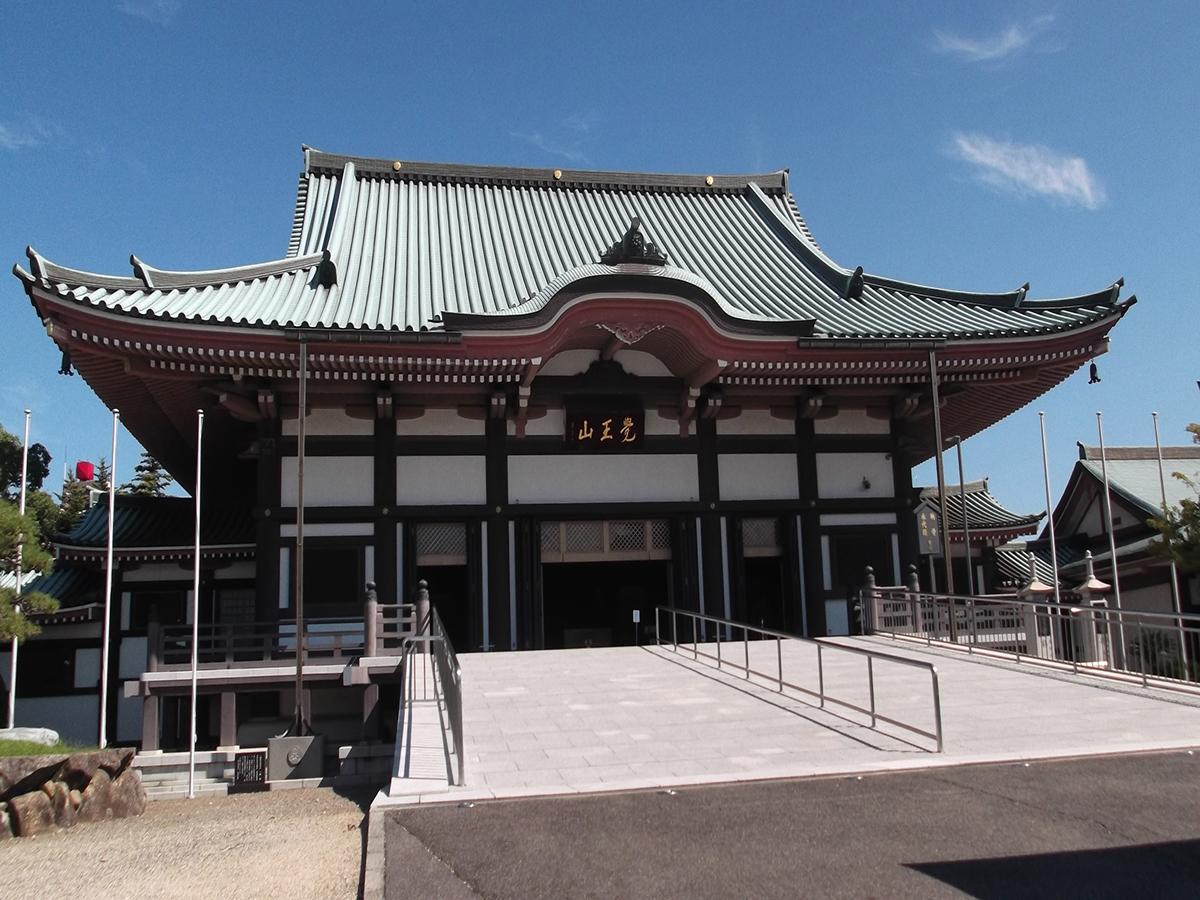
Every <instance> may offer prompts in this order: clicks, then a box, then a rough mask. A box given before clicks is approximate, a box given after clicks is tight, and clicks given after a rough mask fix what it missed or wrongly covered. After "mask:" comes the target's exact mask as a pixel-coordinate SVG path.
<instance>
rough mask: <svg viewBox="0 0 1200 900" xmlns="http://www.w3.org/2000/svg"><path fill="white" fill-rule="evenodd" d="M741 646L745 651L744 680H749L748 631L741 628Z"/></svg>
mask: <svg viewBox="0 0 1200 900" xmlns="http://www.w3.org/2000/svg"><path fill="white" fill-rule="evenodd" d="M742 646H743V647H744V648H745V650H746V680H747V681H749V680H750V629H749V628H747V627H746V626H745V625H743V626H742Z"/></svg>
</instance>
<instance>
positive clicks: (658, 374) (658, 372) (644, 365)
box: [613, 350, 673, 378]
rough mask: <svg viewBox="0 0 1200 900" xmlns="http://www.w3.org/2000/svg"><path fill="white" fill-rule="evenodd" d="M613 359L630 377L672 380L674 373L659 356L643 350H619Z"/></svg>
mask: <svg viewBox="0 0 1200 900" xmlns="http://www.w3.org/2000/svg"><path fill="white" fill-rule="evenodd" d="M613 359H614V360H616V361H617V362H619V363H620V364H621V368H622V369H624V370H625V371H626V372H628V373H629V374H630V375H641V376H642V377H644V378H671V377H672V375H673V373H672V372H671V370H670V369H668V368H667V367H666V366H665V365H664V364H663V362H662V360H660V359H659V358H658V357H657V356H654V355H652V354H650V353H646V352H644V351H642V350H618V351H617V352H616V353H614V354H613Z"/></svg>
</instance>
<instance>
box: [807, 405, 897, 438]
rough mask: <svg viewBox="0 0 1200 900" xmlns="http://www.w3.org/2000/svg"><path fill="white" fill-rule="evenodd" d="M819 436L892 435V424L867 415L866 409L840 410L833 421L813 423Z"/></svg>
mask: <svg viewBox="0 0 1200 900" xmlns="http://www.w3.org/2000/svg"><path fill="white" fill-rule="evenodd" d="M813 431H814V432H816V433H817V434H891V431H892V423H891V422H890V421H888V420H887V419H876V418H872V417H871V416H868V415H867V411H866V410H865V409H840V410H838V414H837V415H836V416H834V417H833V418H832V419H817V420H816V421H814V422H813Z"/></svg>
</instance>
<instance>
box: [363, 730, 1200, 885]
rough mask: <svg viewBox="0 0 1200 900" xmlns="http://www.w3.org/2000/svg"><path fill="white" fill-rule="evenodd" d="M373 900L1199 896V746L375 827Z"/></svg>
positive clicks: (426, 811) (516, 804)
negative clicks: (379, 856) (380, 860)
mask: <svg viewBox="0 0 1200 900" xmlns="http://www.w3.org/2000/svg"><path fill="white" fill-rule="evenodd" d="M385 822H386V825H385V839H386V842H387V855H386V863H385V893H386V896H387V897H395V898H400V897H417V896H419V897H426V898H441V897H445V898H459V897H462V898H469V897H492V898H540V897H545V898H551V897H552V898H556V900H559V898H575V897H589V898H590V897H622V898H625V897H631V898H632V897H688V898H707V897H739V898H740V897H841V896H845V897H947V896H964V895H965V896H973V897H980V898H989V900H990V898H1011V897H1055V898H1063V897H1088V898H1099V897H1133V896H1138V897H1197V896H1200V750H1198V751H1197V752H1196V753H1195V754H1194V755H1191V754H1189V753H1187V752H1179V751H1175V752H1168V753H1156V754H1138V755H1129V756H1121V757H1105V758H1088V759H1078V760H1056V761H1053V762H1045V763H1038V762H1034V763H1030V764H1023V763H1016V764H1008V765H986V766H983V765H980V766H963V767H958V768H943V769H936V770H928V771H923V772H915V773H907V772H906V773H889V774H880V775H864V776H861V777H849V778H827V779H801V780H789V781H770V782H751V783H741V784H735V785H716V786H704V787H695V788H681V789H677V790H674V791H642V792H629V793H618V794H598V795H596V794H593V795H588V796H564V797H554V798H543V799H523V800H496V801H487V802H478V803H475V804H463V805H445V806H422V807H408V808H401V809H396V810H391V811H389V812H388V813H387V814H386V818H385Z"/></svg>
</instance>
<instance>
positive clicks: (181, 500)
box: [54, 494, 254, 550]
mask: <svg viewBox="0 0 1200 900" xmlns="http://www.w3.org/2000/svg"><path fill="white" fill-rule="evenodd" d="M194 510H195V507H194V506H193V505H192V501H191V500H190V499H189V498H187V497H141V496H135V495H131V494H118V495H117V496H116V504H115V514H114V517H113V545H114V546H115V547H116V548H118V549H120V550H128V549H142V548H166V547H172V548H174V547H186V548H190V547H191V546H192V544H193V541H194V540H195V537H194V528H195V518H194V517H195V512H194ZM200 515H201V521H200V536H201V540H202V541H203V545H204V546H205V547H212V546H236V545H251V544H253V543H254V523H253V521H252V520H251V518H250V516H249V514H248V513H245V512H241V511H236V510H231V509H228V508H208V509H206V508H204V507H201V510H200ZM54 543H55V544H57V545H60V546H65V547H80V548H102V547H106V546H107V543H108V501H107V499H104V498H102V499H101V500H99V501H98V502H97V503H96V505H95V506H93V507H92V508H91V509H90V510H88V511H87V513H85V514H84V517H83V518H82V519H80V520H79V523H78V524H77V525H76V526H75V527H74V528H73V529H71V531H70V533H69V534H62V535H58V536H56V537H55V540H54Z"/></svg>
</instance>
